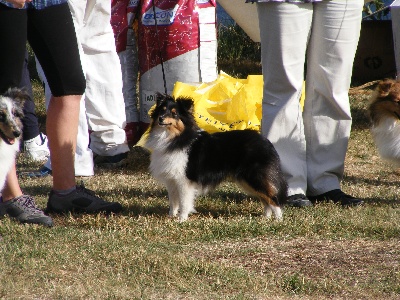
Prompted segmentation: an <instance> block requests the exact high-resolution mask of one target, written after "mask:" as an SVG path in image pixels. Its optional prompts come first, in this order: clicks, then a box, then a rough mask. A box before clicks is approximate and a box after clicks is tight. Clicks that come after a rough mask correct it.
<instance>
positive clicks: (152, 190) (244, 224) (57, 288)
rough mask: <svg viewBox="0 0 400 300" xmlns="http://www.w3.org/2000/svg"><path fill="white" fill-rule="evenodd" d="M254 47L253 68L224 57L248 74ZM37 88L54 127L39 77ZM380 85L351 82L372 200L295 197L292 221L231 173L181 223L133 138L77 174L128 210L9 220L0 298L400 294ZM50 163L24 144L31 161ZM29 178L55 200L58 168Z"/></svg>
mask: <svg viewBox="0 0 400 300" xmlns="http://www.w3.org/2000/svg"><path fill="white" fill-rule="evenodd" d="M227 46H229V45H227ZM253 46H254V47H255V48H254V49H255V52H254V53H255V54H254V55H257V51H258V50H257V47H256V45H253ZM227 48H229V47H227ZM241 51H243V52H242V53H241V54H240V53H239V54H238V55H244V53H245V52H244V51H247V50H246V49H244V48H243V49H242V48H241ZM219 53H223V52H222V50H221V51H220V49H219ZM246 53H248V52H246ZM248 55H249V56H250V57H251V58H252V59H250V60H249V61H250V63H249V64H248V65H249V67H248V68H247V67H243V65H245V64H246V62H242V65H241V66H240V67H238V66H237V65H236V66H233V68H232V71H230V70H227V69H226V68H227V67H228V66H229V63H226V64H225V65H226V67H224V61H223V59H220V58H219V67H220V68H221V69H222V70H224V71H227V72H228V73H230V74H232V75H235V76H238V77H242V78H245V77H246V76H247V74H249V73H253V74H255V73H258V72H257V71H255V70H254V69H253V68H259V67H260V66H259V64H258V63H253V62H252V61H254V56H252V55H253V54H248ZM227 61H229V60H227ZM230 65H233V64H230ZM221 66H222V67H221ZM246 68H247V69H246ZM237 70H239V71H237ZM249 70H250V71H249ZM34 92H35V101H36V102H37V113H38V116H39V119H40V122H41V126H42V128H43V130H44V123H45V109H44V105H43V103H44V99H43V92H42V90H41V88H40V84H39V83H38V81H37V80H36V79H35V80H34ZM370 92H371V91H370V90H369V89H360V90H356V91H354V90H353V91H352V92H351V107H352V114H353V117H354V124H353V130H352V135H351V139H350V143H349V149H348V153H347V158H346V168H345V177H344V179H343V182H342V187H343V190H344V191H345V192H348V193H350V194H352V195H355V196H357V197H361V198H363V199H365V202H366V203H365V205H364V206H363V207H358V208H352V209H343V208H341V207H340V206H337V205H334V204H332V203H319V204H317V205H316V206H314V207H313V208H310V209H294V208H286V209H285V210H284V219H283V221H282V222H277V221H275V220H273V219H272V220H265V219H264V218H263V217H262V216H261V215H262V208H261V204H260V203H259V202H258V201H256V200H255V199H252V198H250V197H248V196H246V195H245V194H243V193H242V192H241V191H240V190H239V189H238V188H237V187H236V186H235V185H233V184H231V183H226V184H223V185H222V186H221V187H220V188H218V189H217V190H216V191H215V192H213V193H212V194H210V195H208V196H203V197H200V198H199V199H198V200H197V202H196V208H197V210H198V214H196V215H192V216H190V218H189V220H188V221H187V222H185V223H179V222H177V221H176V220H174V219H171V218H169V217H168V216H167V214H168V203H167V193H166V190H165V188H163V187H162V186H160V185H158V184H157V183H156V182H155V181H154V180H153V179H152V177H151V176H150V175H149V173H148V171H147V167H148V164H149V155H148V153H147V152H146V151H143V150H142V149H140V148H133V149H132V150H131V152H130V153H129V165H128V166H127V167H126V168H124V169H121V170H114V171H107V170H96V171H95V173H96V175H95V176H93V177H90V178H77V180H83V181H84V183H85V185H86V186H87V187H88V188H90V189H93V190H95V191H96V193H98V194H99V195H100V196H101V197H104V198H106V199H108V200H110V201H118V202H120V203H121V204H122V205H123V206H124V210H123V212H122V213H121V214H118V215H112V216H104V215H101V214H98V215H85V214H67V215H52V217H53V219H54V222H55V227H53V228H45V227H42V226H38V225H22V224H19V223H17V222H15V221H13V220H10V219H9V218H4V219H1V220H0V274H1V277H0V280H1V284H0V299H399V298H400V264H399V258H400V248H399V238H400V225H399V220H400V201H399V196H398V195H399V192H400V180H399V173H398V172H397V170H394V169H392V168H391V167H390V166H389V165H387V164H386V163H385V162H383V161H382V160H381V159H380V158H379V156H378V154H377V151H376V148H375V146H374V144H373V142H372V139H371V136H370V133H369V130H368V119H367V118H366V116H365V109H366V105H367V98H368V95H369V93H370ZM38 167H40V164H37V163H34V162H32V161H29V160H27V158H26V157H25V156H24V154H23V153H22V154H21V155H20V156H19V158H18V165H17V168H18V170H19V171H27V170H31V169H37V168H38ZM20 183H21V186H22V188H23V190H24V191H25V193H28V194H32V195H34V196H35V199H36V201H37V203H38V204H39V206H41V207H43V208H44V207H45V206H46V203H47V196H48V193H49V191H50V188H51V178H42V179H26V178H21V179H20Z"/></svg>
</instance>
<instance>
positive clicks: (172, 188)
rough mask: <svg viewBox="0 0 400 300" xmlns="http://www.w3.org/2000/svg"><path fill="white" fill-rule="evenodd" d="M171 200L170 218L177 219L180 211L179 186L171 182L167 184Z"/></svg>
mask: <svg viewBox="0 0 400 300" xmlns="http://www.w3.org/2000/svg"><path fill="white" fill-rule="evenodd" d="M166 185H167V191H168V199H169V216H170V217H176V216H177V215H178V211H179V190H178V189H179V185H178V184H177V183H176V182H175V181H174V180H170V181H168V182H167V183H166Z"/></svg>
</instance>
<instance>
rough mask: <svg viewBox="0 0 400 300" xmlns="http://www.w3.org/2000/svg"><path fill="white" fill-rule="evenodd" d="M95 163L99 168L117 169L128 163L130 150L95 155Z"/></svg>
mask: <svg viewBox="0 0 400 300" xmlns="http://www.w3.org/2000/svg"><path fill="white" fill-rule="evenodd" d="M93 161H94V164H95V165H96V166H97V167H99V168H106V169H115V168H119V167H123V166H125V165H127V164H128V152H125V153H120V154H116V155H113V156H102V155H95V156H94V159H93Z"/></svg>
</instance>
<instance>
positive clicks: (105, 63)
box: [69, 0, 129, 156]
mask: <svg viewBox="0 0 400 300" xmlns="http://www.w3.org/2000/svg"><path fill="white" fill-rule="evenodd" d="M69 2H70V7H74V8H75V11H76V12H78V13H79V18H80V19H79V22H80V23H81V26H80V28H79V30H78V33H79V40H80V42H81V45H82V48H83V52H84V57H83V58H82V60H83V61H84V65H85V67H84V68H85V74H86V91H85V103H86V116H87V119H88V123H89V128H90V129H91V130H93V133H92V135H91V144H90V147H91V149H92V150H93V152H95V153H97V154H99V155H108V156H112V155H116V154H120V153H124V152H128V151H129V147H128V144H127V143H126V137H125V131H124V129H123V128H124V127H125V120H126V117H125V103H124V98H123V94H122V75H121V65H120V61H119V57H118V55H117V52H116V49H115V41H114V33H113V31H112V27H111V24H110V17H111V4H110V1H107V0H88V1H81V0H69ZM82 2H83V4H82ZM83 7H84V13H82V11H81V10H82V8H83Z"/></svg>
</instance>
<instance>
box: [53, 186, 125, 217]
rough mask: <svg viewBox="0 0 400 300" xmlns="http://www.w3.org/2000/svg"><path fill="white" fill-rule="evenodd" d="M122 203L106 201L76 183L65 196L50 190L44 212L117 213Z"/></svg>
mask: <svg viewBox="0 0 400 300" xmlns="http://www.w3.org/2000/svg"><path fill="white" fill-rule="evenodd" d="M121 210H122V205H121V204H119V203H117V202H108V201H105V200H103V199H102V198H100V197H98V196H96V195H95V193H94V192H93V191H92V190H89V189H87V188H85V187H84V186H83V185H77V186H76V190H74V191H73V192H71V193H69V194H68V195H65V196H59V195H57V194H56V193H54V191H51V192H50V195H49V201H48V202H47V210H46V212H52V213H66V212H77V213H89V214H90V213H92V214H93V213H99V212H104V213H119V212H120V211H121Z"/></svg>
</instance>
